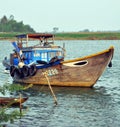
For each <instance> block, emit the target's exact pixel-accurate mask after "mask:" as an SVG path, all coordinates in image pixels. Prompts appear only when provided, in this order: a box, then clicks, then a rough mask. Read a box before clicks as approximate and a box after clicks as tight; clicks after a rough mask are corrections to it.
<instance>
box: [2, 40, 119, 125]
mask: <svg viewBox="0 0 120 127" xmlns="http://www.w3.org/2000/svg"><path fill="white" fill-rule="evenodd" d="M63 42H64V43H65V47H66V51H67V54H66V59H72V58H77V57H81V56H85V55H89V54H91V53H96V52H98V51H102V50H104V49H106V48H108V47H110V46H111V45H113V46H114V47H115V53H114V57H113V60H112V65H113V66H112V68H107V69H106V71H105V72H104V73H103V75H102V76H101V77H100V79H99V80H98V81H97V83H96V84H95V85H94V87H93V88H79V87H52V88H53V90H54V92H55V95H56V97H57V101H58V105H55V104H54V100H53V97H52V96H51V93H50V90H49V88H48V87H47V86H46V87H43V86H42V87H40V86H34V87H33V88H31V89H28V90H26V91H23V92H22V94H23V96H28V97H29V99H28V101H26V102H25V103H24V106H26V107H27V111H26V112H25V114H24V116H23V117H22V118H21V119H17V120H15V121H14V123H13V124H11V123H9V122H8V123H5V124H6V126H7V127H120V41H119V40H112V41H107V40H101V41H98V40H97V41H96V40H95V41H78V40H76V41H67V40H66V41H56V43H57V44H59V45H62V44H63ZM12 50H13V47H12V45H11V44H10V42H9V41H0V85H1V86H2V85H4V84H6V83H7V84H10V85H12V84H13V82H12V78H11V77H10V75H9V74H5V73H4V72H3V71H4V68H3V66H2V59H3V58H4V57H5V56H8V55H9V52H11V51H12ZM1 96H2V95H1ZM6 96H11V94H10V93H6Z"/></svg>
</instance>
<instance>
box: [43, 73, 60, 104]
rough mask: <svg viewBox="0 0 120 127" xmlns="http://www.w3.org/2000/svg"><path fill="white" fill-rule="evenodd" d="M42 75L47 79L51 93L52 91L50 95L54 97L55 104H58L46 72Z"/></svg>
mask: <svg viewBox="0 0 120 127" xmlns="http://www.w3.org/2000/svg"><path fill="white" fill-rule="evenodd" d="M43 75H44V76H45V78H46V79H47V82H48V86H49V89H50V91H51V93H52V96H53V98H54V101H55V104H56V105H57V104H58V102H57V98H56V96H55V94H54V92H53V89H52V87H51V85H50V82H49V79H48V76H47V72H44V73H43Z"/></svg>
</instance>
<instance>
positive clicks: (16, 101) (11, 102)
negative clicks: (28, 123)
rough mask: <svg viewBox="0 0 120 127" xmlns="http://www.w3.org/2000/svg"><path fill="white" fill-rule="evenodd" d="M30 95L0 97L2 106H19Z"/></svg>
mask: <svg viewBox="0 0 120 127" xmlns="http://www.w3.org/2000/svg"><path fill="white" fill-rule="evenodd" d="M27 99H28V97H23V98H15V97H0V105H1V106H19V105H20V103H21V104H22V103H24V102H25V101H27Z"/></svg>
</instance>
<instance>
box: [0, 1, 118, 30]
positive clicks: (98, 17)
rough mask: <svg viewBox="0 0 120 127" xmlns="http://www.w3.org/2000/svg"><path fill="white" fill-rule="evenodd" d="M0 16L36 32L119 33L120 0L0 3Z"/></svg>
mask: <svg viewBox="0 0 120 127" xmlns="http://www.w3.org/2000/svg"><path fill="white" fill-rule="evenodd" d="M3 15H6V16H7V17H9V16H10V15H13V16H14V19H15V20H17V21H18V22H19V21H23V23H24V24H29V25H30V26H31V27H32V28H34V29H35V30H36V31H37V32H46V31H48V32H50V31H52V30H53V27H58V28H59V31H80V30H83V29H89V30H94V31H97V30H120V0H0V18H1V17H3Z"/></svg>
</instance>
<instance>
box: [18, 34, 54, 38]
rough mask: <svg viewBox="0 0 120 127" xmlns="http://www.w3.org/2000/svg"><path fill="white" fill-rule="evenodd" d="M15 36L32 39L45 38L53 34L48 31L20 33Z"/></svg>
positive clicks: (51, 36)
mask: <svg viewBox="0 0 120 127" xmlns="http://www.w3.org/2000/svg"><path fill="white" fill-rule="evenodd" d="M16 37H17V38H27V37H28V38H32V39H41V38H43V39H47V38H53V37H54V35H53V34H49V33H47V34H46V33H34V34H21V35H16Z"/></svg>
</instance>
